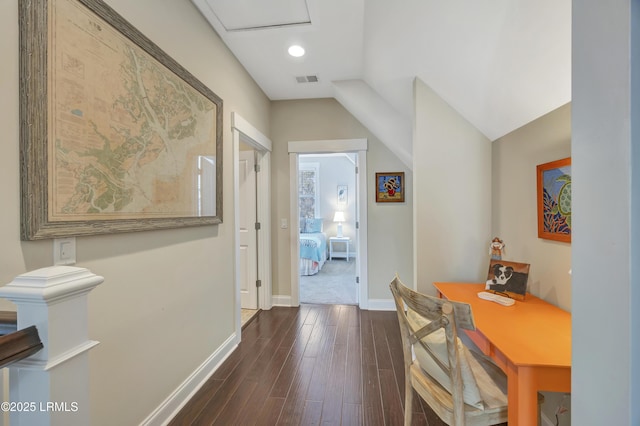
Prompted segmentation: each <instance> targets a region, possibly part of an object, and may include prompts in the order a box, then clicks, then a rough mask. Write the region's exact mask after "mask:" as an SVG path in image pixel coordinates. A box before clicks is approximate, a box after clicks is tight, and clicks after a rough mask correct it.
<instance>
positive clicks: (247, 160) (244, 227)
mask: <svg viewBox="0 0 640 426" xmlns="http://www.w3.org/2000/svg"><path fill="white" fill-rule="evenodd" d="M238 169H239V183H240V186H239V190H240V193H239V194H238V196H239V197H240V212H239V213H240V221H239V222H238V226H239V228H240V306H241V307H242V308H244V309H257V308H258V289H257V287H256V280H257V279H258V272H257V271H258V250H257V246H258V244H257V243H258V240H257V231H256V228H255V224H256V172H255V157H254V152H253V151H240V160H239V167H238ZM265 226H266V224H265Z"/></svg>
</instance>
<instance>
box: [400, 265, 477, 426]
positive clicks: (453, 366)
mask: <svg viewBox="0 0 640 426" xmlns="http://www.w3.org/2000/svg"><path fill="white" fill-rule="evenodd" d="M390 288H391V293H392V294H393V298H394V300H395V303H396V311H397V313H398V321H399V323H400V331H401V335H402V347H403V353H404V364H405V373H406V377H407V380H409V377H410V376H409V368H410V366H411V364H412V362H413V359H412V358H413V356H412V351H411V347H412V345H414V344H420V345H422V346H423V347H424V348H425V350H426V352H427V353H428V354H429V355H430V356H431V358H433V361H434V362H435V363H436V364H438V365H439V366H440V368H442V370H444V371H445V372H447V374H448V375H449V378H450V380H451V396H452V399H453V406H454V407H453V409H454V413H453V417H454V419H455V421H454V423H455V424H463V422H464V399H463V380H462V375H461V371H460V356H461V354H460V351H459V347H458V344H457V337H458V331H457V330H458V328H461V329H467V330H475V324H474V321H473V315H472V313H471V306H469V305H468V304H466V303H460V302H452V301H448V300H445V299H439V298H436V297H432V296H428V295H425V294H421V293H418V292H416V291H413V290H411V289H410V288H408V287H406V286H405V285H404V284H402V282H400V280H399V279H398V277H396V278H395V279H394V280H393V281H392V282H391V285H390ZM405 305H406V306H407V307H408V308H409V309H411V310H412V311H414V312H415V313H416V314H418V315H420V316H422V317H424V318H425V319H427V320H428V321H430V322H429V323H428V324H427V325H426V326H423V327H422V328H419V329H414V327H412V325H411V322H410V321H409V319H408V318H407V311H406V310H405ZM441 328H444V330H445V336H446V346H447V359H448V364H449V365H443V362H442V361H441V360H439V359H438V357H436V356H435V354H434V353H433V352H432V350H431V349H430V348H429V347H428V346H427V345H425V344H424V342H423V341H422V339H423V338H424V337H425V336H428V335H429V334H431V333H434V332H435V331H437V330H439V329H441Z"/></svg>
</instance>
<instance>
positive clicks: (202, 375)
mask: <svg viewBox="0 0 640 426" xmlns="http://www.w3.org/2000/svg"><path fill="white" fill-rule="evenodd" d="M238 343H239V339H238V336H237V335H236V333H233V334H232V335H231V336H229V338H228V339H227V340H226V341H225V342H224V343H223V344H222V346H220V347H219V348H218V349H216V351H215V352H214V353H212V354H211V356H209V358H207V359H206V360H205V362H203V363H202V364H201V365H200V366H199V367H198V368H196V369H195V371H194V372H193V373H191V374H190V375H189V377H187V379H186V380H185V381H184V382H182V383H181V384H180V386H178V387H177V388H176V390H174V391H173V392H172V393H171V395H169V396H168V397H167V399H165V400H164V401H162V403H161V404H160V405H159V406H158V407H157V408H156V409H155V410H153V412H152V413H151V414H149V415H148V416H147V418H146V419H144V420H143V421H142V423H140V425H149V426H151V425H167V424H169V422H170V421H171V420H172V419H173V418H174V417H175V416H176V414H178V412H180V410H181V409H182V408H183V407H184V406H185V405H186V404H187V402H189V400H191V398H193V396H194V395H195V394H196V392H198V390H199V389H200V388H201V387H202V386H203V385H204V384H205V382H206V381H207V380H209V377H211V375H212V374H213V373H215V371H216V370H217V369H218V367H220V365H221V364H222V363H223V362H224V361H225V360H226V359H227V358H228V357H229V355H231V353H232V352H233V351H234V350H235V348H236V347H237V346H238Z"/></svg>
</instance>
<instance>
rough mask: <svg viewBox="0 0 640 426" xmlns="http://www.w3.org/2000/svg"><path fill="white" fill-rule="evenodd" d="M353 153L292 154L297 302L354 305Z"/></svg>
mask: <svg viewBox="0 0 640 426" xmlns="http://www.w3.org/2000/svg"><path fill="white" fill-rule="evenodd" d="M357 160H358V154H357V153H353V152H347V153H329V154H300V155H299V156H298V218H299V223H300V238H299V245H300V247H299V250H300V256H299V269H300V292H299V295H300V303H318V304H339V305H357V304H358V289H357V283H356V277H357V274H356V268H355V264H356V256H357V253H356V250H355V247H356V246H357V235H356V212H357V209H356V205H357V203H356V200H357V193H356V167H357V166H356V163H357Z"/></svg>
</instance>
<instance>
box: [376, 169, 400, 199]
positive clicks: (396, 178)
mask: <svg viewBox="0 0 640 426" xmlns="http://www.w3.org/2000/svg"><path fill="white" fill-rule="evenodd" d="M376 202H377V203H403V202H404V172H395V173H376Z"/></svg>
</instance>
